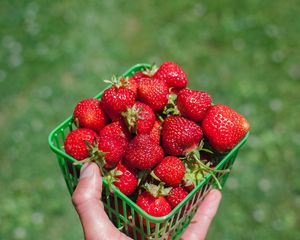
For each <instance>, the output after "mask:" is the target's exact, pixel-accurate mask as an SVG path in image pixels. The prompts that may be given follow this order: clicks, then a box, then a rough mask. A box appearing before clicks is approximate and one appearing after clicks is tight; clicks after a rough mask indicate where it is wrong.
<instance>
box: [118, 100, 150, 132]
mask: <svg viewBox="0 0 300 240" xmlns="http://www.w3.org/2000/svg"><path fill="white" fill-rule="evenodd" d="M122 116H123V117H124V119H125V121H126V123H127V126H128V128H129V130H130V131H131V132H133V133H136V134H143V133H149V132H150V131H151V130H152V128H153V125H154V122H155V113H154V112H153V110H152V108H150V107H149V106H148V105H146V104H144V103H141V102H136V103H135V104H134V105H133V107H132V108H127V111H126V112H123V113H122Z"/></svg>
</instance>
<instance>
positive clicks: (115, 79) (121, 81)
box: [103, 75, 129, 88]
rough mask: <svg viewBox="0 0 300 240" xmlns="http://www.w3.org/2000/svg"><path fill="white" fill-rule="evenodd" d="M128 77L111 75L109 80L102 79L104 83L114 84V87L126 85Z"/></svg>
mask: <svg viewBox="0 0 300 240" xmlns="http://www.w3.org/2000/svg"><path fill="white" fill-rule="evenodd" d="M128 79H129V78H128V77H125V78H123V77H119V76H116V75H113V76H112V77H111V80H103V81H104V82H105V83H108V84H111V85H113V86H115V87H116V88H121V87H125V86H127V85H128Z"/></svg>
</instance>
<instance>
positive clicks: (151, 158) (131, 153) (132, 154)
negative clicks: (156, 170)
mask: <svg viewBox="0 0 300 240" xmlns="http://www.w3.org/2000/svg"><path fill="white" fill-rule="evenodd" d="M163 157H164V151H163V149H162V148H161V146H159V145H158V144H156V143H155V142H154V141H153V140H152V139H151V138H150V136H149V135H147V134H139V135H137V136H136V137H135V138H134V139H133V140H132V141H131V142H130V143H129V145H128V148H127V151H126V155H125V162H126V163H128V165H129V166H131V167H133V168H137V169H140V170H146V169H151V168H152V167H154V166H155V165H156V164H157V163H159V162H160V161H161V160H162V159H163Z"/></svg>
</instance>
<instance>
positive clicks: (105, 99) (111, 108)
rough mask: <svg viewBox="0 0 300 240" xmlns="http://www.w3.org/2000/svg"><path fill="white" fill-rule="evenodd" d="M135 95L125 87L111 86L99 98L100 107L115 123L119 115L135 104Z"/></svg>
mask: <svg viewBox="0 0 300 240" xmlns="http://www.w3.org/2000/svg"><path fill="white" fill-rule="evenodd" d="M135 97H136V96H135V94H134V92H133V91H131V90H129V89H126V88H125V87H119V88H118V87H117V86H112V87H111V88H109V89H107V90H105V91H104V93H103V95H102V98H101V106H102V107H103V109H104V110H105V112H106V113H107V115H108V116H109V117H110V118H111V119H112V120H113V121H116V120H118V119H120V118H121V113H122V112H124V111H126V110H127V108H129V107H132V106H133V104H134V103H135Z"/></svg>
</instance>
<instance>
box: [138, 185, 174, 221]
mask: <svg viewBox="0 0 300 240" xmlns="http://www.w3.org/2000/svg"><path fill="white" fill-rule="evenodd" d="M136 204H137V205H138V206H139V207H140V208H141V209H143V210H144V211H145V212H146V213H148V214H150V215H151V216H154V217H162V216H165V215H168V214H169V213H170V212H171V210H172V208H171V206H170V204H169V203H168V201H167V199H166V198H165V197H163V196H159V197H153V196H152V195H151V194H150V193H149V192H147V191H144V192H142V194H140V195H139V196H138V198H137V200H136Z"/></svg>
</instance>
